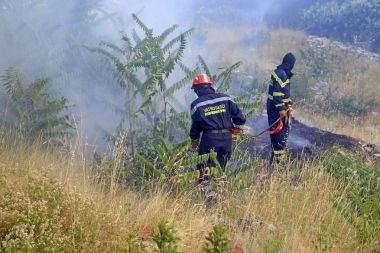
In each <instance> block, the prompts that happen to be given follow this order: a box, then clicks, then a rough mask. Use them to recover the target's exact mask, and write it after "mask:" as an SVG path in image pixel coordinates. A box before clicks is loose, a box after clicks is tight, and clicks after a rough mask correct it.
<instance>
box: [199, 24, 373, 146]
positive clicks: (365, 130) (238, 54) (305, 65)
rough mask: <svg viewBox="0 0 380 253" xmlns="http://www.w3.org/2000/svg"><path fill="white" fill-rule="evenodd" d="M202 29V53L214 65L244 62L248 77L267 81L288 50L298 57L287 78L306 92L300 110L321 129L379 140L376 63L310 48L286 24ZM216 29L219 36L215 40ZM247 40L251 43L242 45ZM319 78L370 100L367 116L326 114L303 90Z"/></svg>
mask: <svg viewBox="0 0 380 253" xmlns="http://www.w3.org/2000/svg"><path fill="white" fill-rule="evenodd" d="M202 34H203V35H204V37H205V40H206V42H207V47H206V48H207V49H208V53H209V55H211V56H210V57H211V58H212V61H213V62H215V65H216V66H219V65H220V66H223V65H226V64H229V63H231V62H234V61H236V60H238V59H239V60H242V61H243V63H244V64H243V65H242V67H241V68H240V70H241V71H242V72H244V73H246V74H247V75H251V76H253V78H255V79H257V81H258V82H259V83H264V82H266V81H267V80H268V78H269V76H270V72H271V71H272V69H273V68H274V67H275V66H276V65H278V64H279V63H280V61H281V57H282V56H283V55H284V53H286V52H288V51H292V52H294V53H295V54H296V56H297V59H298V60H297V64H296V66H295V73H296V74H297V75H296V76H295V77H294V80H293V81H294V83H295V84H296V86H295V88H296V89H299V90H298V91H297V93H298V95H299V96H300V97H304V96H310V97H306V100H307V101H306V104H308V105H309V104H310V103H311V104H310V106H308V108H304V109H302V110H301V111H300V115H301V116H302V117H304V118H306V119H307V120H309V121H310V122H312V123H313V124H314V125H316V126H318V127H320V128H321V129H325V130H329V131H332V132H335V133H339V134H346V135H349V136H352V137H355V138H359V139H362V140H364V141H366V142H369V143H374V144H377V145H380V141H379V132H378V131H379V128H378V123H379V115H378V113H379V110H380V99H379V98H380V86H379V85H378V84H379V80H380V65H379V63H376V62H374V61H372V60H370V59H367V58H364V57H358V56H356V55H353V54H351V53H347V52H344V51H342V50H339V49H336V48H329V47H326V48H311V47H310V45H309V44H308V43H307V36H306V35H305V34H304V33H302V32H294V31H290V30H286V29H280V30H275V31H271V30H268V29H267V28H265V27H256V28H253V27H245V26H241V27H222V28H219V27H210V26H208V27H207V26H205V27H204V28H203V30H202ZM218 34H219V36H218ZM220 34H222V35H223V38H224V39H220ZM247 41H251V42H252V43H250V44H245V43H246V42H247ZM321 81H322V82H327V83H328V84H329V85H330V89H331V90H332V91H334V92H337V94H342V95H343V96H351V97H352V98H355V99H356V100H355V101H360V102H361V103H362V104H363V105H366V104H368V105H370V106H369V108H370V110H371V111H370V112H368V114H367V115H360V114H359V115H357V116H356V117H355V118H353V117H350V115H344V113H338V114H334V115H331V113H330V112H329V111H323V110H322V111H321V108H320V107H321V105H320V104H313V103H314V102H315V99H314V98H313V93H312V92H311V94H310V95H307V94H304V93H303V91H307V90H309V88H310V87H312V86H313V85H314V84H315V83H316V82H321ZM309 91H310V90H309ZM323 95H325V94H323ZM334 99H335V98H331V100H334ZM350 103H351V101H350V100H348V101H346V102H345V103H343V104H341V105H340V106H342V107H345V106H346V107H348V106H351V104H350ZM349 110H355V108H353V109H349ZM354 113H355V112H354Z"/></svg>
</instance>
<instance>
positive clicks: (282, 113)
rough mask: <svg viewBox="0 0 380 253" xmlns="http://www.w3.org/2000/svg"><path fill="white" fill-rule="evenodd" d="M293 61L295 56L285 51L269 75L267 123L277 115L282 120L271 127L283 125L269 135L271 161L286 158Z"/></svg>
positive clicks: (290, 111)
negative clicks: (280, 60)
mask: <svg viewBox="0 0 380 253" xmlns="http://www.w3.org/2000/svg"><path fill="white" fill-rule="evenodd" d="M295 62H296V58H295V57H294V55H293V54H292V53H287V54H286V55H285V56H284V58H283V60H282V64H281V65H279V66H277V68H276V70H274V71H273V72H272V75H271V82H270V85H269V89H268V100H267V113H268V123H269V125H272V124H273V123H274V122H275V121H276V120H277V119H278V118H279V117H281V119H282V121H283V122H279V123H277V124H276V125H274V126H273V127H272V129H271V130H274V129H276V128H277V130H279V129H280V128H279V127H278V124H280V123H281V124H282V125H283V126H282V129H281V131H279V132H278V133H273V134H271V135H270V139H271V143H272V156H271V163H272V162H273V161H275V162H281V161H284V160H286V159H287V146H288V137H289V130H290V127H291V117H292V108H291V105H292V100H291V98H290V79H291V78H292V76H293V73H292V69H293V67H294V64H295ZM275 132H277V131H275Z"/></svg>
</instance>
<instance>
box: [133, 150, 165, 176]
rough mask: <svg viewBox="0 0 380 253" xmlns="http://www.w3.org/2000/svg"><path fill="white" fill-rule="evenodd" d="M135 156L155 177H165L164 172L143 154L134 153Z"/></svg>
mask: <svg viewBox="0 0 380 253" xmlns="http://www.w3.org/2000/svg"><path fill="white" fill-rule="evenodd" d="M134 158H135V159H136V160H137V161H138V162H139V163H140V164H141V165H142V166H143V167H144V168H145V169H147V170H148V171H149V172H150V174H151V175H152V176H153V177H155V178H165V176H164V174H163V173H161V172H160V171H159V170H158V169H157V168H156V166H154V164H153V163H151V162H149V161H148V160H147V159H145V158H144V157H143V156H142V155H140V154H139V153H137V152H136V153H135V154H134Z"/></svg>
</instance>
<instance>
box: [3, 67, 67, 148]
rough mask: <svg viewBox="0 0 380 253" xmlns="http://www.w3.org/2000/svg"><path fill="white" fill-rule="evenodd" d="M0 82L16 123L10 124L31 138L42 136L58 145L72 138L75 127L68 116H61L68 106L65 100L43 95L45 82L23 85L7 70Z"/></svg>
mask: <svg viewBox="0 0 380 253" xmlns="http://www.w3.org/2000/svg"><path fill="white" fill-rule="evenodd" d="M2 82H3V86H4V88H5V94H6V98H7V103H8V105H9V108H10V111H11V113H12V116H14V117H15V119H16V121H15V122H14V124H15V125H17V126H19V127H20V128H21V129H22V130H23V131H25V132H27V133H28V135H29V136H30V137H31V138H35V137H37V136H42V137H44V138H51V139H52V140H53V139H54V140H55V141H60V142H61V141H63V138H65V137H69V136H71V135H72V132H71V130H73V129H75V127H74V125H73V123H72V122H71V120H70V116H69V115H65V114H64V113H63V112H64V111H66V110H68V109H69V108H70V107H71V105H70V103H69V101H68V100H67V98H65V97H61V98H60V99H54V98H52V97H51V95H50V94H49V93H48V92H47V85H48V79H47V78H39V79H36V80H35V81H33V82H32V83H31V84H29V85H24V84H23V83H22V78H21V75H20V73H19V72H18V71H16V70H14V69H8V70H7V71H6V73H5V74H4V75H3V76H2Z"/></svg>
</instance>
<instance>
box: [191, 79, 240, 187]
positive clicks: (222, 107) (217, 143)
mask: <svg viewBox="0 0 380 253" xmlns="http://www.w3.org/2000/svg"><path fill="white" fill-rule="evenodd" d="M211 84H212V81H211V79H210V77H208V76H207V75H206V74H199V75H198V77H197V79H195V80H194V81H193V86H192V89H193V90H194V92H195V93H196V94H197V96H198V98H197V99H196V100H195V101H194V102H193V103H192V104H191V120H192V124H191V130H190V138H191V143H192V146H193V148H196V147H197V146H198V145H199V151H198V153H199V155H203V154H208V153H210V152H211V151H212V150H214V151H215V152H216V153H217V160H218V163H219V165H220V167H221V168H222V169H224V168H225V166H226V164H227V162H228V160H229V159H230V158H231V149H232V133H231V129H232V128H233V127H237V126H239V125H243V124H245V117H244V115H243V113H242V112H241V110H240V109H239V107H238V106H237V104H236V103H235V102H233V101H232V100H231V98H230V97H229V96H227V95H225V94H221V93H216V92H215V90H214V88H212V87H211ZM234 125H235V126H234ZM201 133H202V137H201ZM200 137H201V140H200V143H199V138H200ZM207 167H215V164H214V162H213V161H212V160H209V161H208V162H206V163H204V164H199V165H198V166H197V169H198V170H199V172H200V181H202V180H203V179H204V178H205V177H206V176H207V175H206V174H207V171H205V169H206V168H207Z"/></svg>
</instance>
